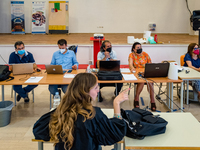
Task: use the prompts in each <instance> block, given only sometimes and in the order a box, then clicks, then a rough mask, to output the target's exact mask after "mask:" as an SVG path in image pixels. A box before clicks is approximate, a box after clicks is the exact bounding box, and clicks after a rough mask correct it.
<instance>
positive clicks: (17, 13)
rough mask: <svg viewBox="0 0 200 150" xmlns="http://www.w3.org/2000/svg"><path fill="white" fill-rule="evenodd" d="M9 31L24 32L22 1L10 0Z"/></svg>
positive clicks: (13, 32) (14, 32)
mask: <svg viewBox="0 0 200 150" xmlns="http://www.w3.org/2000/svg"><path fill="white" fill-rule="evenodd" d="M11 33H12V34H25V23H24V1H11Z"/></svg>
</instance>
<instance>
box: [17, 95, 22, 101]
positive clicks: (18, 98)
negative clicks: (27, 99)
mask: <svg viewBox="0 0 200 150" xmlns="http://www.w3.org/2000/svg"><path fill="white" fill-rule="evenodd" d="M20 99H21V96H20V95H19V94H18V95H17V101H18V102H19V101H20Z"/></svg>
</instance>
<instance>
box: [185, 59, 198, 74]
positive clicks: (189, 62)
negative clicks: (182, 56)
mask: <svg viewBox="0 0 200 150" xmlns="http://www.w3.org/2000/svg"><path fill="white" fill-rule="evenodd" d="M186 63H187V65H188V67H190V68H192V69H194V70H196V71H199V72H200V68H196V67H194V66H192V62H191V61H189V60H188V61H186Z"/></svg>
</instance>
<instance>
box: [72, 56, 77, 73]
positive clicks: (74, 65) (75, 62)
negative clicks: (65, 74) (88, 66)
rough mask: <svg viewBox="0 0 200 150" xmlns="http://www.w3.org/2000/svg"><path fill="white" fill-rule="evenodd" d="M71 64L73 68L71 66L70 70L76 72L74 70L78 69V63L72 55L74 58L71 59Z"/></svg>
mask: <svg viewBox="0 0 200 150" xmlns="http://www.w3.org/2000/svg"><path fill="white" fill-rule="evenodd" d="M72 61H73V62H72V64H73V66H72V69H74V70H76V69H78V61H77V59H76V55H75V54H74V56H73V59H72Z"/></svg>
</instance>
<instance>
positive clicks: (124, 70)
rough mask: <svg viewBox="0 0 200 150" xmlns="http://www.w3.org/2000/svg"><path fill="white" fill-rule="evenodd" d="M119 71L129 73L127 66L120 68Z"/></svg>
mask: <svg viewBox="0 0 200 150" xmlns="http://www.w3.org/2000/svg"><path fill="white" fill-rule="evenodd" d="M120 71H121V72H125V73H130V70H129V68H120Z"/></svg>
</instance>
